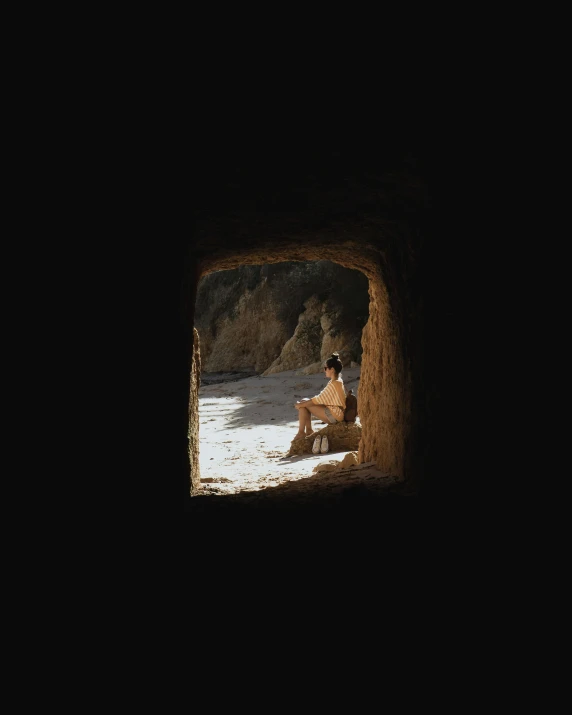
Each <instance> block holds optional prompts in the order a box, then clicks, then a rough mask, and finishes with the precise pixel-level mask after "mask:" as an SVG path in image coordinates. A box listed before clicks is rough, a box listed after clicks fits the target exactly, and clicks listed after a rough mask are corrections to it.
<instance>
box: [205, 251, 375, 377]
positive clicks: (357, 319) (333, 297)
mask: <svg viewBox="0 0 572 715" xmlns="http://www.w3.org/2000/svg"><path fill="white" fill-rule="evenodd" d="M368 306H369V296H368V281H367V278H366V277H365V276H364V275H363V273H361V272H360V271H355V270H350V269H348V268H344V267H342V266H340V265H338V264H336V263H333V262H331V261H307V262H287V263H277V264H272V265H262V266H241V267H240V268H237V269H235V270H231V271H218V272H215V273H211V274H209V275H207V276H205V277H204V278H203V279H202V280H201V282H200V283H199V288H198V293H197V302H196V311H195V326H196V328H197V330H198V332H199V334H200V341H201V359H202V365H203V370H204V371H205V372H218V371H230V370H255V371H256V372H260V373H264V374H272V373H276V372H282V371H284V370H294V369H298V368H300V369H302V368H304V369H306V370H307V371H310V372H313V371H317V370H319V369H321V363H322V361H323V360H325V359H326V358H327V357H329V355H330V354H331V353H332V352H333V351H337V352H339V353H340V357H341V360H342V362H343V363H344V364H346V365H349V364H350V362H352V361H354V362H358V363H359V362H361V354H362V346H361V334H362V330H363V327H364V325H365V323H366V322H367V319H368Z"/></svg>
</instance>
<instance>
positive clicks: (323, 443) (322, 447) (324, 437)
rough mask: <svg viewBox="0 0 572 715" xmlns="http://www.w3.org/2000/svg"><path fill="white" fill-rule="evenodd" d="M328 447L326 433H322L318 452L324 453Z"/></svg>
mask: <svg viewBox="0 0 572 715" xmlns="http://www.w3.org/2000/svg"><path fill="white" fill-rule="evenodd" d="M329 449H330V445H329V444H328V438H327V436H326V435H324V436H323V437H322V446H321V447H320V452H321V453H322V454H326V453H327V452H328V450H329Z"/></svg>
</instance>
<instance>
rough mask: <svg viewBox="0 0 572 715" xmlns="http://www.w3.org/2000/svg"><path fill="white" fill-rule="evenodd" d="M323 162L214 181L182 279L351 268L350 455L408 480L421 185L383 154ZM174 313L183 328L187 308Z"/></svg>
mask: <svg viewBox="0 0 572 715" xmlns="http://www.w3.org/2000/svg"><path fill="white" fill-rule="evenodd" d="M338 163H339V162H338ZM266 168H267V167H266ZM334 168H335V170H334V169H332V170H331V171H330V169H331V166H329V165H326V166H323V165H320V166H318V167H317V168H315V170H314V171H313V172H312V173H311V174H308V172H306V173H304V172H303V171H299V170H298V168H297V167H291V171H290V173H289V174H288V179H289V180H290V184H288V182H287V181H286V180H285V179H284V171H282V172H281V173H280V175H277V174H275V173H274V174H272V178H273V179H274V181H273V182H272V181H270V180H269V177H268V174H267V173H266V174H265V172H264V167H263V168H261V167H260V166H258V167H256V166H255V167H250V168H249V169H248V171H246V173H245V175H243V176H242V177H240V176H239V178H237V176H236V175H234V176H233V180H232V182H230V181H229V183H228V184H226V183H225V182H224V181H220V182H219V183H218V184H217V186H218V187H219V192H218V193H216V196H215V195H214V193H209V194H208V197H209V198H211V196H212V197H213V200H212V201H210V202H209V201H205V202H204V203H203V204H202V207H201V210H200V211H197V213H196V214H195V217H194V224H193V238H192V242H191V243H190V248H189V264H188V266H189V268H188V275H189V276H191V279H190V281H189V283H190V284H192V285H193V288H194V290H196V287H197V284H198V278H199V277H203V276H207V275H209V274H210V273H212V272H213V271H221V270H232V269H236V268H239V267H240V266H244V265H247V264H250V265H272V264H275V263H280V262H292V261H320V260H329V261H332V262H334V263H337V264H339V265H340V266H343V267H345V268H348V269H351V270H355V271H360V272H362V273H363V274H364V275H365V276H366V277H367V280H368V294H369V317H368V321H367V323H366V325H365V327H364V329H363V334H362V348H363V354H362V362H361V364H362V373H361V380H360V417H361V421H362V426H363V432H362V443H361V445H360V450H359V458H360V461H361V462H364V461H375V462H376V464H377V465H378V467H379V468H380V469H382V470H384V471H388V472H390V473H392V474H394V475H396V476H398V478H399V479H401V480H408V481H409V482H410V483H412V484H420V483H421V481H422V479H423V477H424V464H423V458H424V456H426V455H427V454H428V442H427V438H428V435H429V434H430V430H429V429H428V416H429V414H430V409H429V408H428V401H427V391H426V385H425V380H426V378H427V369H426V367H427V366H426V363H425V362H424V358H425V353H424V337H425V330H426V326H425V324H424V321H425V318H426V315H425V307H426V304H427V301H426V295H427V290H428V287H429V288H430V282H429V281H428V276H427V274H426V272H425V271H424V255H425V245H426V239H427V236H428V235H429V231H428V225H429V221H428V216H427V209H428V202H427V195H426V187H425V185H424V183H423V180H422V178H420V177H419V176H418V175H417V173H416V166H415V164H414V163H413V164H412V163H411V162H408V161H406V162H404V163H403V162H401V160H400V159H399V158H398V160H397V161H396V159H395V157H391V160H388V167H387V168H386V171H385V172H383V171H380V170H379V169H380V166H379V165H376V168H375V169H374V168H373V167H372V169H371V170H368V171H364V170H363V166H361V167H360V170H359V171H355V172H353V173H352V171H351V169H352V167H349V168H348V167H344V171H340V167H339V166H336V167H334ZM257 171H258V172H260V175H258V174H257ZM320 172H322V173H320ZM293 185H294V186H295V188H292V186H293ZM237 186H238V187H239V188H236V187H237ZM210 191H211V192H212V187H211V189H210ZM245 196H246V197H248V200H244V197H245ZM215 198H216V200H214V199H215ZM193 277H194V278H195V280H194V282H193ZM186 315H187V319H188V320H189V321H191V325H192V324H193V321H194V309H193V307H190V306H187V311H186ZM187 384H188V383H187ZM188 481H189V475H188V474H187V483H188Z"/></svg>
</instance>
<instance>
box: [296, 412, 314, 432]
mask: <svg viewBox="0 0 572 715" xmlns="http://www.w3.org/2000/svg"><path fill="white" fill-rule="evenodd" d="M298 413H299V414H298V434H297V435H296V436H295V437H294V439H300V438H301V437H304V436H306V437H308V436H310V435H311V434H313V432H312V416H311V414H310V412H309V411H308V410H307V408H306V407H300V409H299V410H298Z"/></svg>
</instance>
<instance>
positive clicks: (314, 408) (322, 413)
mask: <svg viewBox="0 0 572 715" xmlns="http://www.w3.org/2000/svg"><path fill="white" fill-rule="evenodd" d="M306 409H307V410H309V411H310V412H311V413H312V414H313V415H314V417H318V418H319V419H321V420H322V422H325V423H326V424H327V425H329V424H330V420H329V419H328V418H327V416H326V409H325V407H324V405H315V404H313V403H312V404H311V405H308V407H307V408H306ZM310 419H312V418H310Z"/></svg>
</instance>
